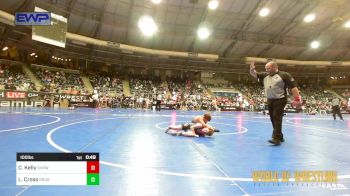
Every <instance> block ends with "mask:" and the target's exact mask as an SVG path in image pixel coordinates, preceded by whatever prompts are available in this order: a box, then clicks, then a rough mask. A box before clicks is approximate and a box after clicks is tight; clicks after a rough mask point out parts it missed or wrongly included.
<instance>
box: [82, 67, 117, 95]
mask: <svg viewBox="0 0 350 196" xmlns="http://www.w3.org/2000/svg"><path fill="white" fill-rule="evenodd" d="M87 76H88V78H89V80H90V82H91V85H92V86H93V88H94V89H95V90H98V91H99V93H101V94H118V95H120V94H122V93H123V83H122V80H121V79H120V77H118V76H117V75H114V74H109V73H107V72H99V73H88V74H87Z"/></svg>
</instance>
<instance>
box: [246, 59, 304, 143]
mask: <svg viewBox="0 0 350 196" xmlns="http://www.w3.org/2000/svg"><path fill="white" fill-rule="evenodd" d="M265 69H266V73H265V72H262V73H257V72H256V70H255V65H254V62H251V64H250V75H252V76H253V77H254V78H257V79H258V81H259V82H262V83H263V84H264V88H265V95H266V97H267V105H268V110H269V113H270V120H271V122H272V127H273V132H272V139H271V140H269V141H268V142H270V143H271V144H273V145H280V144H281V142H284V138H283V133H282V117H283V110H284V107H285V106H286V104H287V88H289V89H291V91H292V94H293V96H294V101H295V102H297V103H300V101H301V100H300V95H299V90H298V88H297V87H296V82H295V80H294V78H293V77H292V76H291V75H290V74H289V73H287V72H283V71H278V65H277V63H276V62H273V61H270V62H268V63H267V64H266V65H265Z"/></svg>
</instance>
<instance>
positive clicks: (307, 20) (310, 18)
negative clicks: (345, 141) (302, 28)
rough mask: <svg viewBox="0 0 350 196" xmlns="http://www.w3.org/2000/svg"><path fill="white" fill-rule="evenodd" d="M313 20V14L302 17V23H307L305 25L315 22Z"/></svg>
mask: <svg viewBox="0 0 350 196" xmlns="http://www.w3.org/2000/svg"><path fill="white" fill-rule="evenodd" d="M315 18H316V16H315V14H308V15H306V16H305V17H304V22H307V23H309V22H312V21H314V20H315Z"/></svg>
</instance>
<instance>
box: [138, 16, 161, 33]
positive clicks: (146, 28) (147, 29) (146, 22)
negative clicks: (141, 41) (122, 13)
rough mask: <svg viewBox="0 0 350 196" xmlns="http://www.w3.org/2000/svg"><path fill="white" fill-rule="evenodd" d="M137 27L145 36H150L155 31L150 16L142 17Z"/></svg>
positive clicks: (155, 28) (155, 26)
mask: <svg viewBox="0 0 350 196" xmlns="http://www.w3.org/2000/svg"><path fill="white" fill-rule="evenodd" d="M138 26H139V28H140V30H141V32H142V33H143V34H144V35H146V36H152V35H153V34H154V33H155V32H156V31H157V25H156V23H155V22H154V20H153V19H152V18H151V17H150V16H142V17H141V18H140V19H139V22H138Z"/></svg>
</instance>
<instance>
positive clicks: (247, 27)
mask: <svg viewBox="0 0 350 196" xmlns="http://www.w3.org/2000/svg"><path fill="white" fill-rule="evenodd" d="M34 6H38V7H41V8H43V9H46V10H49V11H52V12H54V13H56V14H59V15H63V16H65V17H67V18H68V32H71V33H75V34H80V35H84V36H88V37H93V38H97V39H101V40H108V41H113V42H116V43H122V44H128V45H133V46H140V47H145V48H151V49H159V50H171V51H182V52H194V53H211V54H218V55H219V57H220V58H219V60H217V61H215V62H208V61H205V60H204V61H203V60H196V59H181V58H166V57H165V58H159V57H154V56H149V55H142V54H137V53H128V52H126V53H124V52H125V51H118V50H117V49H110V48H107V47H101V46H92V45H89V44H87V45H81V44H79V43H78V44H77V43H73V42H71V41H70V40H68V42H67V46H66V49H65V50H62V49H60V48H57V47H51V48H52V50H53V51H54V52H63V53H67V51H69V52H70V54H71V55H72V54H73V55H74V56H76V55H77V54H78V53H83V54H84V55H85V56H86V57H85V56H84V58H95V59H100V60H101V61H108V62H110V63H114V62H129V61H130V62H133V61H134V62H135V64H137V63H136V62H139V63H140V64H142V65H145V64H147V65H153V66H156V65H157V64H158V65H160V66H162V67H163V66H165V65H166V64H170V65H171V66H172V67H175V68H177V67H176V66H175V65H178V67H182V68H184V66H185V67H186V68H188V69H191V68H193V69H195V67H197V69H198V66H199V67H201V66H202V67H203V68H205V67H209V68H210V69H211V70H215V69H221V70H229V69H230V70H233V71H234V70H235V69H241V68H242V65H244V64H245V63H244V57H247V56H251V57H263V58H280V59H292V60H325V61H349V60H350V50H349V49H350V29H349V28H348V29H346V28H344V23H345V22H346V21H348V20H350V12H349V8H350V1H349V0H219V7H218V8H217V9H216V10H214V11H213V10H209V9H208V0H162V2H161V3H160V4H158V5H155V4H153V3H151V1H150V0H34V1H29V0H26V1H23V0H1V1H0V9H1V10H3V11H5V12H8V13H10V14H14V13H15V12H20V11H29V12H30V11H33V10H34ZM263 7H268V8H269V9H270V14H269V15H268V16H267V17H264V18H263V17H260V16H259V11H260V10H261V9H262V8H263ZM309 13H314V14H315V15H316V19H315V20H314V21H313V22H311V23H305V22H303V18H304V17H305V16H306V15H307V14H309ZM144 14H148V15H150V16H152V17H153V19H154V20H155V22H156V23H157V25H158V29H159V30H158V32H157V34H156V35H154V36H153V37H152V38H146V37H145V36H143V35H142V34H141V32H140V30H139V29H138V26H137V22H138V20H139V18H140V17H141V16H142V15H144ZM202 24H206V25H208V26H209V27H210V29H212V34H211V35H210V37H209V38H208V39H207V40H199V39H198V38H197V35H196V31H197V29H198V27H199V26H200V25H202ZM0 33H1V34H0V35H1V39H2V41H6V40H19V42H20V43H21V44H23V45H26V44H28V45H33V46H38V47H42V46H44V45H43V44H40V43H37V42H34V41H31V39H30V33H31V30H30V29H29V28H25V27H11V26H8V25H5V24H1V29H0ZM313 40H319V41H320V42H321V46H320V48H318V49H311V48H310V47H309V44H310V42H311V41H313ZM45 47H48V46H47V45H46V46H45ZM163 64H164V65H163ZM199 70H200V69H199ZM326 71H327V70H326Z"/></svg>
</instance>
